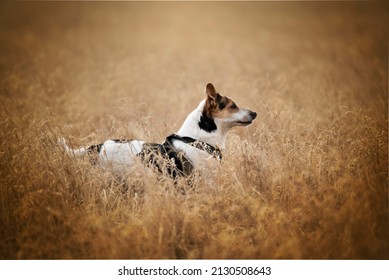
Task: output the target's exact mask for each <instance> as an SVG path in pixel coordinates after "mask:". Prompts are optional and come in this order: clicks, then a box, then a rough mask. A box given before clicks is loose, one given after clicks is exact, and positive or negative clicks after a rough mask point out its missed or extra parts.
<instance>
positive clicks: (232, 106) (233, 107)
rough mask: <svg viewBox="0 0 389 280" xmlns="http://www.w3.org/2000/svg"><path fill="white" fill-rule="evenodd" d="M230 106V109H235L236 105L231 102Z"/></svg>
mask: <svg viewBox="0 0 389 280" xmlns="http://www.w3.org/2000/svg"><path fill="white" fill-rule="evenodd" d="M230 108H231V109H236V108H238V106H236V104H235V103H232V105H231V106H230Z"/></svg>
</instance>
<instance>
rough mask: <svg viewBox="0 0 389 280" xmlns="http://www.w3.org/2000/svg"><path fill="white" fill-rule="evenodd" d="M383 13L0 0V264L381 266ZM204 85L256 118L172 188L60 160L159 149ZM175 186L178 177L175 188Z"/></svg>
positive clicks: (331, 6) (384, 253)
mask: <svg viewBox="0 0 389 280" xmlns="http://www.w3.org/2000/svg"><path fill="white" fill-rule="evenodd" d="M388 16H389V8H388V5H386V4H380V3H371V2H352V3H350V2H346V3H345V2H331V3H326V2H292V3H288V2H257V3H255V2H248V3H237V2H223V3H217V2H216V3H203V2H198V3H176V2H168V3H155V2H154V3H150V2H144V3H142V2H135V3H129V2H115V3H106V2H92V3H81V2H72V3H63V2H54V3H52V2H40V3H27V2H22V3H13V4H4V3H3V4H1V5H0V104H1V105H0V145H1V147H0V258H1V259H53V258H54V259H84V258H87V259H95V258H104V259H105V258H108V259H110V258H115V259H117V258H130V259H134V258H142V259H149V258H162V259H165V258H173V259H174V258H190V259H192V258H196V259H198V258H211V259H214V258H215V259H219V258H238V259H241V258H242V259H245V258H254V259H255V258H266V259H273V258H274V259H279V258H282V259H290V258H291V259H295V258H303V259H311V258H313V259H387V258H389V245H388V244H389V238H388V234H389V226H388V223H389V218H388V209H389V208H388V25H387V18H388ZM208 82H212V83H214V84H215V86H216V88H217V89H218V90H219V91H220V92H221V93H222V94H224V95H229V96H231V97H233V98H234V99H235V100H236V101H237V103H238V105H240V106H242V107H246V108H250V109H252V110H254V111H256V112H257V113H258V117H257V119H256V120H255V122H254V123H253V124H252V125H251V126H248V127H244V128H236V129H233V131H232V132H231V134H229V136H228V140H227V149H226V150H225V151H224V154H223V162H222V163H221V165H220V166H216V167H214V168H213V169H212V170H210V172H209V174H207V175H204V176H202V175H201V174H196V175H197V176H196V177H195V178H194V179H193V180H194V183H193V187H192V188H191V189H188V188H187V187H186V186H185V183H184V182H178V183H177V184H176V185H174V184H173V183H172V182H171V181H170V180H169V179H166V178H159V176H158V174H155V173H153V172H151V171H150V170H145V169H144V168H142V167H141V166H134V168H131V169H130V170H129V171H128V177H127V178H126V183H127V185H128V186H130V189H129V190H124V189H123V188H122V187H121V185H120V184H118V183H117V182H116V181H115V180H113V175H112V174H111V173H110V172H103V171H102V170H99V169H98V168H97V167H93V166H91V165H90V164H89V162H88V161H87V160H83V159H73V158H70V157H68V156H66V155H65V154H64V152H63V150H62V149H61V147H60V146H59V145H58V144H57V138H58V137H65V138H66V139H68V141H69V143H70V144H71V145H72V146H75V147H78V146H80V145H90V144H95V143H100V142H102V141H104V140H106V139H110V138H136V139H144V140H147V141H154V142H162V141H163V140H164V137H166V136H167V135H169V134H171V133H173V132H176V131H177V130H178V129H179V128H180V126H181V124H182V122H183V121H184V119H185V118H186V116H187V115H188V113H189V112H191V111H192V110H193V109H194V108H195V107H196V106H197V105H198V103H199V102H200V101H201V99H203V98H204V87H205V84H206V83H208ZM177 188H187V190H186V192H185V194H183V193H182V192H181V191H177Z"/></svg>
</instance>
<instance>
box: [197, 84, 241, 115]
mask: <svg viewBox="0 0 389 280" xmlns="http://www.w3.org/2000/svg"><path fill="white" fill-rule="evenodd" d="M205 93H206V94H207V100H206V102H205V105H204V110H203V114H204V115H206V116H207V117H210V118H211V117H217V118H228V117H229V116H230V115H231V114H234V113H236V112H238V111H239V108H238V106H237V105H236V104H235V102H234V100H232V99H231V98H229V97H227V96H222V95H220V94H219V93H217V92H216V89H215V87H214V86H213V85H212V84H208V85H207V86H206V88H205Z"/></svg>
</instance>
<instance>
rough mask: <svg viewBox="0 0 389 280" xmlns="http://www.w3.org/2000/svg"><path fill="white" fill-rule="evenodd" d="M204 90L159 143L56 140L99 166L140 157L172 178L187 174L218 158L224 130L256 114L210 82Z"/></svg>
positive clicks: (131, 161) (121, 163) (122, 163)
mask: <svg viewBox="0 0 389 280" xmlns="http://www.w3.org/2000/svg"><path fill="white" fill-rule="evenodd" d="M205 94H206V98H205V99H204V100H202V101H201V102H200V104H199V105H198V107H197V108H196V109H195V110H194V111H193V112H191V113H190V114H189V115H188V117H187V118H186V120H185V121H184V123H183V125H182V126H181V128H180V129H179V130H178V132H177V133H175V134H171V135H169V136H168V137H166V139H165V141H164V142H163V143H162V144H159V143H147V142H145V141H141V140H127V139H114V140H108V141H106V142H104V143H101V144H97V145H92V146H89V147H82V148H79V149H71V148H69V147H68V146H67V144H66V142H65V140H64V139H61V140H60V142H61V143H62V145H63V146H64V148H65V150H66V152H67V153H68V154H72V155H76V156H83V155H88V156H89V157H90V161H91V163H93V164H98V165H100V166H102V167H107V166H113V165H114V166H122V167H126V166H131V165H133V164H134V162H135V161H136V160H137V158H140V159H141V161H142V162H143V163H144V164H145V165H148V166H150V165H151V166H154V167H156V168H157V169H158V170H159V171H160V172H162V173H164V174H166V175H168V176H169V177H171V178H173V179H175V178H177V177H178V176H189V175H191V174H192V172H193V170H194V169H196V168H198V167H200V166H201V165H202V164H203V163H204V162H206V161H208V160H209V159H215V160H216V161H221V160H222V151H223V150H224V148H225V142H226V137H227V132H228V131H229V130H230V129H231V128H232V127H235V126H247V125H249V124H251V123H252V122H253V121H254V119H255V118H256V117H257V113H256V112H253V111H251V110H248V109H243V108H239V107H238V106H237V105H236V102H235V101H234V100H233V99H232V98H230V97H228V96H223V95H221V94H220V93H218V92H217V91H216V89H215V87H214V86H213V84H211V83H209V84H207V85H206V87H205Z"/></svg>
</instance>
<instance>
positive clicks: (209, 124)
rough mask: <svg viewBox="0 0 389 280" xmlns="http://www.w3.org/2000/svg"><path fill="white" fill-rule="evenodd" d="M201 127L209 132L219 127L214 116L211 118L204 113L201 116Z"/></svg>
mask: <svg viewBox="0 0 389 280" xmlns="http://www.w3.org/2000/svg"><path fill="white" fill-rule="evenodd" d="M199 127H200V128H201V129H202V130H205V131H207V132H212V131H215V130H216V129H217V126H216V123H215V121H214V120H213V118H210V117H208V116H206V115H204V114H203V115H202V116H201V117H200V121H199Z"/></svg>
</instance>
